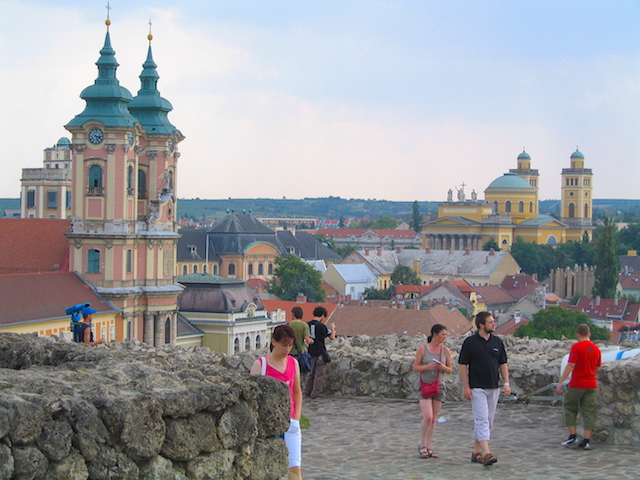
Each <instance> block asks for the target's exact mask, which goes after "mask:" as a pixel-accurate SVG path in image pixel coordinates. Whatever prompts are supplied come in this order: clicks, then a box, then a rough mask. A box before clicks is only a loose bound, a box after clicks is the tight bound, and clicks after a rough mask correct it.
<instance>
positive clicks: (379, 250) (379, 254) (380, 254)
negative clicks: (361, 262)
mask: <svg viewBox="0 0 640 480" xmlns="http://www.w3.org/2000/svg"><path fill="white" fill-rule="evenodd" d="M378 256H379V257H381V256H382V249H381V248H379V249H378Z"/></svg>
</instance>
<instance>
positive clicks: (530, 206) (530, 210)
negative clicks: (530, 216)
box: [529, 202, 533, 213]
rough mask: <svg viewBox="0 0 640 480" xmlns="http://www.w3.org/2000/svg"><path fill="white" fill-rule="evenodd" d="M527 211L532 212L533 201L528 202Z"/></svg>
mask: <svg viewBox="0 0 640 480" xmlns="http://www.w3.org/2000/svg"><path fill="white" fill-rule="evenodd" d="M529 213H533V202H529Z"/></svg>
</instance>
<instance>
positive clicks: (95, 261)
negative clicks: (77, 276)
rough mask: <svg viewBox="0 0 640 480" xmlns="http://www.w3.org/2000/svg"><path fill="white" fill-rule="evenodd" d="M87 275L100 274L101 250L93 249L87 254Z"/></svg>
mask: <svg viewBox="0 0 640 480" xmlns="http://www.w3.org/2000/svg"><path fill="white" fill-rule="evenodd" d="M87 273H100V250H96V249H94V248H92V249H90V250H89V252H88V253H87Z"/></svg>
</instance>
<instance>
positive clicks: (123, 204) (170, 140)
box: [65, 18, 184, 345]
mask: <svg viewBox="0 0 640 480" xmlns="http://www.w3.org/2000/svg"><path fill="white" fill-rule="evenodd" d="M105 23H106V25H107V32H106V37H105V42H104V46H103V47H102V49H101V50H100V58H99V59H98V61H97V63H96V65H97V66H98V78H97V79H96V81H95V83H94V84H93V85H91V86H89V87H87V88H85V89H84V90H83V91H82V93H81V94H80V97H81V98H82V99H83V100H85V102H86V106H85V109H84V111H83V112H82V113H80V114H79V115H77V116H76V117H75V118H73V119H72V120H71V121H70V122H69V123H68V124H67V125H66V126H65V128H66V129H67V130H68V131H69V132H71V135H72V141H71V144H72V145H71V147H72V164H73V168H72V172H73V182H72V192H73V195H72V198H73V200H72V202H73V208H72V222H71V231H70V232H69V233H68V234H67V236H68V237H69V240H70V255H69V261H70V269H71V270H72V271H76V272H78V273H80V274H81V275H82V276H83V277H84V278H86V279H87V280H88V281H89V282H90V283H91V284H93V285H94V286H95V287H96V289H97V291H98V293H100V295H101V296H102V297H103V298H105V299H107V300H109V301H110V302H112V303H113V304H114V305H116V306H117V307H119V308H120V309H121V310H122V317H121V318H120V321H119V322H117V326H116V332H115V335H112V338H113V337H115V338H116V339H119V340H120V339H127V338H136V339H139V340H142V341H145V342H146V343H149V344H153V345H161V344H165V343H171V344H175V339H176V327H177V324H176V322H177V297H178V295H179V294H180V292H181V291H182V287H181V286H180V285H179V284H177V283H176V282H175V277H174V273H175V262H176V245H177V239H178V234H177V230H176V221H175V216H176V207H177V205H176V198H177V197H176V180H177V160H178V157H179V153H178V149H177V145H178V143H179V142H180V141H182V140H183V138H184V137H183V136H182V134H181V133H180V132H179V131H178V130H177V129H176V128H175V127H174V126H173V125H172V124H171V123H170V122H169V121H168V119H167V114H168V112H169V111H171V109H172V107H171V104H170V103H169V102H168V101H167V100H165V99H164V98H162V97H160V94H159V92H158V90H157V88H156V87H157V80H158V78H159V77H158V74H157V72H156V64H155V63H154V61H153V56H152V52H151V40H152V36H151V33H149V35H148V40H149V48H148V53H147V59H146V61H145V62H144V64H143V71H142V74H141V75H140V80H141V82H142V86H141V89H140V90H139V92H138V95H137V96H136V97H132V96H131V93H130V92H129V91H128V90H127V89H126V88H124V87H122V86H120V83H119V81H118V79H117V78H116V70H117V67H118V62H117V61H116V59H115V51H114V50H113V48H112V47H111V37H110V33H109V26H110V25H111V21H110V20H109V18H107V20H106V22H105Z"/></svg>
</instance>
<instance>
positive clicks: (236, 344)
mask: <svg viewBox="0 0 640 480" xmlns="http://www.w3.org/2000/svg"><path fill="white" fill-rule="evenodd" d="M233 353H240V339H239V338H236V339H235V340H234V341H233Z"/></svg>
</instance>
